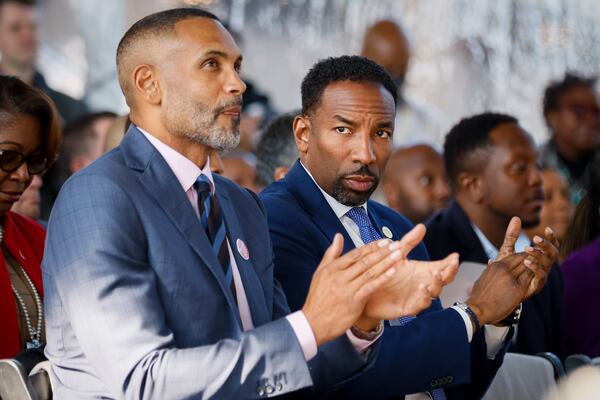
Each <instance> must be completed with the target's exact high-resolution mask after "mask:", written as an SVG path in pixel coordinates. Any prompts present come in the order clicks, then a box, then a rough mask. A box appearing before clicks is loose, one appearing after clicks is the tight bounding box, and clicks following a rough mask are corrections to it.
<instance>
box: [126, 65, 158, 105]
mask: <svg viewBox="0 0 600 400" xmlns="http://www.w3.org/2000/svg"><path fill="white" fill-rule="evenodd" d="M133 86H134V90H135V92H136V93H137V94H138V96H140V97H142V98H143V99H144V100H145V101H146V102H148V103H150V104H152V105H159V104H160V103H161V99H162V91H161V87H160V83H159V81H158V76H157V72H156V68H155V67H153V66H152V65H148V64H142V65H138V66H137V67H135V69H134V70H133Z"/></svg>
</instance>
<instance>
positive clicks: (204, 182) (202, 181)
mask: <svg viewBox="0 0 600 400" xmlns="http://www.w3.org/2000/svg"><path fill="white" fill-rule="evenodd" d="M194 189H196V192H198V194H199V195H201V196H202V197H206V196H209V195H210V194H211V190H210V181H209V180H208V176H206V175H204V174H200V176H199V177H198V178H197V179H196V182H195V183H194Z"/></svg>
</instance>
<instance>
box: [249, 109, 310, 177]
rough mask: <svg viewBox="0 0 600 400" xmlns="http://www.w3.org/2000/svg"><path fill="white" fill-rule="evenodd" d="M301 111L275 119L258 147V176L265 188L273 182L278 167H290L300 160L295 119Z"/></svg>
mask: <svg viewBox="0 0 600 400" xmlns="http://www.w3.org/2000/svg"><path fill="white" fill-rule="evenodd" d="M298 114H300V110H297V111H292V112H290V113H287V114H282V115H280V116H278V117H276V118H275V119H273V120H272V121H271V122H270V123H269V125H268V126H267V128H266V129H265V133H264V134H263V135H262V137H261V138H260V141H259V142H258V145H257V146H256V175H257V176H258V179H259V181H260V183H261V185H263V186H267V185H268V184H270V183H271V182H273V180H274V179H273V174H274V173H275V170H276V169H277V167H281V166H285V167H290V166H291V165H292V164H293V163H294V161H296V159H297V158H298V149H297V148H296V141H295V140H294V130H293V124H294V118H295V117H296V115H298Z"/></svg>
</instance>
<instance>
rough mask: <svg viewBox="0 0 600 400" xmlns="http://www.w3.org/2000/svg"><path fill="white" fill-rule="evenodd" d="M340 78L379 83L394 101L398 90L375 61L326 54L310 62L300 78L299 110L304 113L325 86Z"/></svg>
mask: <svg viewBox="0 0 600 400" xmlns="http://www.w3.org/2000/svg"><path fill="white" fill-rule="evenodd" d="M340 81H352V82H375V83H379V84H381V85H382V86H383V87H384V88H385V89H386V90H387V91H388V92H390V94H391V95H392V97H393V98H394V103H395V104H397V103H398V89H397V88H396V85H394V81H393V80H392V78H391V77H390V76H389V75H388V73H387V72H385V70H384V69H383V68H382V67H381V66H380V65H379V64H377V63H375V62H374V61H371V60H369V59H368V58H366V57H361V56H341V57H330V58H327V59H324V60H321V61H319V62H318V63H316V64H315V65H313V67H312V68H311V69H310V71H308V74H306V76H305V77H304V79H303V80H302V88H301V92H302V113H303V114H307V113H308V112H309V111H311V110H312V109H313V108H314V107H315V106H316V105H317V104H318V103H319V101H320V100H321V96H322V95H323V92H324V91H325V88H326V87H327V86H328V85H330V84H332V83H334V82H340Z"/></svg>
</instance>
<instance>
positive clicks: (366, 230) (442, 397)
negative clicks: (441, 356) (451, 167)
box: [346, 207, 446, 400]
mask: <svg viewBox="0 0 600 400" xmlns="http://www.w3.org/2000/svg"><path fill="white" fill-rule="evenodd" d="M346 216H348V217H349V218H350V219H351V220H352V221H354V222H355V223H356V225H358V231H359V233H360V238H361V239H362V241H363V243H364V244H367V243H371V242H373V241H375V240H379V239H381V235H380V234H379V232H377V230H376V229H375V227H374V226H373V224H372V223H371V219H369V216H368V215H367V211H366V210H365V209H364V208H363V207H353V208H351V209H350V211H348V212H347V213H346ZM413 319H415V317H413V316H405V317H400V318H398V319H397V320H396V321H394V322H396V323H395V324H394V325H406V324H407V323H409V322H410V321H412V320H413ZM429 393H430V394H431V397H432V398H433V400H446V394H445V393H444V390H443V389H433V390H430V391H429Z"/></svg>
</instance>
